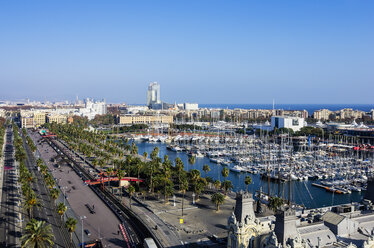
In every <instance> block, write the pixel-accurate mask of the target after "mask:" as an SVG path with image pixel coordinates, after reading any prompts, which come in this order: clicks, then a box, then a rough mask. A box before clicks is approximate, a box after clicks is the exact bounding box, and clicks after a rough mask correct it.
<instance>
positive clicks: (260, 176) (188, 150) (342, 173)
mask: <svg viewBox="0 0 374 248" xmlns="http://www.w3.org/2000/svg"><path fill="white" fill-rule="evenodd" d="M165 137H166V136H165ZM204 139H205V140H207V141H204V142H201V141H202V140H204ZM204 139H202V138H201V136H199V137H182V136H181V137H178V136H176V137H174V139H173V140H171V139H169V138H168V137H166V138H165V139H164V142H161V141H160V140H159V139H158V138H157V137H153V139H152V140H149V138H148V137H137V139H135V140H133V141H130V142H135V143H136V145H137V146H138V152H139V154H142V153H143V152H147V153H148V154H150V152H152V150H153V148H154V147H156V146H158V147H159V150H160V152H159V156H160V157H163V156H164V155H168V156H169V158H170V159H171V160H172V161H174V160H175V158H177V157H179V158H181V160H182V161H183V162H184V166H185V169H186V170H190V169H198V170H200V171H201V173H202V176H205V172H204V171H203V170H202V168H203V165H205V164H207V165H209V167H210V169H211V170H210V171H209V172H208V173H207V176H209V177H212V178H213V179H214V180H221V181H223V179H224V178H223V177H222V175H221V171H222V169H223V168H224V167H226V166H227V167H228V168H229V169H230V173H229V176H228V178H227V180H231V181H232V183H233V186H234V188H233V191H235V192H238V191H240V190H245V189H246V185H245V183H244V179H245V177H246V176H247V175H250V176H251V177H252V181H253V182H252V184H251V185H249V191H250V192H252V193H254V192H255V191H256V190H261V191H263V192H265V193H268V191H269V190H270V195H271V196H280V197H282V198H284V199H288V195H289V188H290V187H289V183H291V200H292V201H293V202H295V203H296V204H298V205H303V206H305V207H306V208H316V207H324V206H330V205H335V204H343V203H348V202H352V201H359V200H361V199H362V197H363V196H364V194H365V187H366V185H365V183H366V180H367V175H368V174H370V175H371V174H372V160H370V159H366V160H364V159H362V158H359V157H357V156H356V157H355V156H353V157H351V156H341V157H340V156H338V157H337V156H336V157H333V158H331V157H330V156H326V151H323V150H317V151H307V150H306V148H301V149H304V150H302V151H299V152H291V150H292V149H291V146H290V145H288V144H287V142H284V143H282V145H277V144H271V143H269V142H264V141H263V140H261V139H254V138H253V137H244V136H243V137H239V138H227V137H226V139H225V138H222V137H210V138H209V139H206V138H204ZM204 148H205V149H204ZM190 156H195V157H196V162H195V164H194V165H190V164H189V163H188V159H189V157H190ZM317 199H318V200H317Z"/></svg>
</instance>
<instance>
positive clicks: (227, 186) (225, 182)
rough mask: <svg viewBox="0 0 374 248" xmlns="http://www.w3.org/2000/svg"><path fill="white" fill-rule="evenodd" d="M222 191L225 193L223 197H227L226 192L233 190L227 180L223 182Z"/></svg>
mask: <svg viewBox="0 0 374 248" xmlns="http://www.w3.org/2000/svg"><path fill="white" fill-rule="evenodd" d="M222 187H223V189H224V191H225V195H227V191H229V190H230V189H232V188H233V185H232V182H231V181H229V180H227V181H224V182H223V185H222Z"/></svg>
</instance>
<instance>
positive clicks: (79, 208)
mask: <svg viewBox="0 0 374 248" xmlns="http://www.w3.org/2000/svg"><path fill="white" fill-rule="evenodd" d="M29 134H30V137H31V138H32V139H33V141H34V143H35V144H36V145H37V147H38V150H39V152H40V155H41V158H42V159H43V160H44V162H45V163H46V165H47V166H48V168H49V169H50V170H51V172H52V175H53V177H54V178H56V179H57V183H58V184H59V186H60V188H64V191H65V194H66V197H67V200H68V202H69V204H70V206H71V208H72V210H73V211H74V212H75V214H76V215H77V216H86V219H84V220H83V226H84V229H87V230H89V231H90V233H91V235H90V236H87V235H86V234H84V235H85V237H84V240H95V239H101V241H102V243H103V245H104V246H106V247H125V245H126V243H125V241H124V240H123V238H122V236H121V234H119V224H120V221H119V219H118V218H117V217H116V216H115V215H114V213H113V212H112V211H111V210H110V209H109V208H108V207H107V205H106V204H105V203H104V202H103V201H102V200H101V199H100V198H99V197H98V196H97V195H96V194H95V192H93V191H92V190H91V189H90V188H89V187H88V186H87V185H85V184H84V182H83V180H82V179H81V177H80V176H79V175H78V174H76V173H75V171H74V170H73V169H72V168H71V167H70V166H69V165H68V164H67V162H65V161H62V160H61V159H59V158H57V161H56V162H51V159H52V158H55V157H56V156H57V155H58V154H57V153H56V152H55V150H54V149H52V147H51V146H50V145H49V144H47V143H45V142H41V137H40V135H39V134H38V133H36V132H29ZM58 165H59V166H60V168H58ZM86 204H88V205H89V206H90V207H94V210H95V214H91V213H90V211H89V209H88V208H87V206H86ZM78 221H80V220H78ZM80 235H81V232H79V234H78V236H79V237H80Z"/></svg>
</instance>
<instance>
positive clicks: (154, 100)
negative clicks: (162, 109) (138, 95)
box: [147, 82, 161, 106]
mask: <svg viewBox="0 0 374 248" xmlns="http://www.w3.org/2000/svg"><path fill="white" fill-rule="evenodd" d="M153 104H161V97H160V85H159V84H158V83H157V82H153V83H150V84H149V86H148V91H147V106H151V105H153Z"/></svg>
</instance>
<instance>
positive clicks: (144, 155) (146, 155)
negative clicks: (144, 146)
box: [143, 152, 148, 161]
mask: <svg viewBox="0 0 374 248" xmlns="http://www.w3.org/2000/svg"><path fill="white" fill-rule="evenodd" d="M147 157H148V153H147V152H143V159H144V161H146V160H147Z"/></svg>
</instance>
